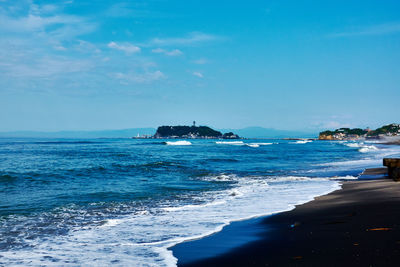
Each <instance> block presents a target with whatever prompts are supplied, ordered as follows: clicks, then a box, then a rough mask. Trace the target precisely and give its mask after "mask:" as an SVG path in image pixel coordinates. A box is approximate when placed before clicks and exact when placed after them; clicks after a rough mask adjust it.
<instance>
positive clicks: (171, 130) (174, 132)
mask: <svg viewBox="0 0 400 267" xmlns="http://www.w3.org/2000/svg"><path fill="white" fill-rule="evenodd" d="M153 138H162V139H176V138H184V139H239V138H240V137H239V136H238V135H237V134H234V133H232V132H229V133H225V134H222V133H221V132H220V131H216V130H214V129H212V128H210V127H208V126H196V125H194V124H193V125H192V126H180V125H179V126H160V127H158V128H157V131H156V133H155V134H154V136H153Z"/></svg>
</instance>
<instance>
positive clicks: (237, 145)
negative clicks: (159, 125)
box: [0, 138, 400, 266]
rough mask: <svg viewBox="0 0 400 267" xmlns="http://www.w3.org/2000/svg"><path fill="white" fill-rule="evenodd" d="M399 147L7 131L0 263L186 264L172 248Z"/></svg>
mask: <svg viewBox="0 0 400 267" xmlns="http://www.w3.org/2000/svg"><path fill="white" fill-rule="evenodd" d="M398 155H400V146H385V145H380V144H378V143H374V142H354V141H317V140H314V141H312V140H278V139H273V140H271V139H266V140H259V139H257V140H252V139H244V140H232V141H230V140H197V139H196V140H162V139H37V138H36V139H27V138H25V139H24V138H19V139H11V138H2V139H0V265H3V266H27V265H29V266H60V265H61V266H80V265H89V266H109V265H115V266H176V264H177V260H178V259H177V258H176V257H175V256H174V255H173V253H172V251H171V249H170V248H171V247H172V246H174V245H176V244H179V243H182V242H185V241H188V240H194V239H199V238H202V237H205V236H208V235H211V234H213V233H217V232H219V231H221V230H222V228H223V227H224V226H227V225H229V224H230V223H232V222H235V221H241V220H246V219H250V218H256V217H260V216H268V215H271V214H275V213H279V212H283V211H288V210H291V209H293V208H294V207H295V205H298V204H302V203H305V202H308V201H311V200H312V199H314V198H315V197H316V196H320V195H324V194H327V193H329V192H332V191H334V190H338V189H340V188H341V182H342V181H344V180H355V179H358V176H359V174H360V173H361V172H362V171H363V170H364V168H366V167H380V166H381V165H382V158H383V157H385V156H398Z"/></svg>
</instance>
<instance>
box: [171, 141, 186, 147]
mask: <svg viewBox="0 0 400 267" xmlns="http://www.w3.org/2000/svg"><path fill="white" fill-rule="evenodd" d="M165 144H166V145H168V146H190V145H191V144H192V143H191V142H189V141H174V142H172V141H167V142H165Z"/></svg>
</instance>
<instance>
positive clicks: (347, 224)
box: [171, 179, 400, 266]
mask: <svg viewBox="0 0 400 267" xmlns="http://www.w3.org/2000/svg"><path fill="white" fill-rule="evenodd" d="M341 184H342V189H341V190H336V191H333V192H331V193H329V194H327V195H323V196H320V197H316V198H315V199H314V200H312V201H310V202H307V203H305V204H302V205H298V206H296V208H295V209H292V210H290V211H286V212H282V213H277V214H274V215H269V216H268V215H267V216H264V217H261V218H257V219H250V220H248V221H247V222H246V223H242V224H243V225H242V227H241V226H240V225H239V226H237V225H235V223H232V224H231V225H228V226H226V227H225V228H224V229H223V230H222V231H221V232H219V233H217V234H215V235H211V236H208V237H205V238H203V239H200V240H195V241H189V242H185V243H181V244H178V245H176V246H175V247H172V248H171V250H172V251H173V252H174V256H177V258H178V266H293V265H295V266H310V265H311V266H313V265H315V266H320V265H322V264H323V265H327V264H328V265H329V264H331V266H334V265H336V266H340V265H344V266H348V265H370V264H372V265H380V266H381V265H385V266H394V263H395V262H397V261H398V260H400V227H399V226H398V224H400V223H399V222H398V221H397V220H396V218H400V206H399V204H400V183H396V182H394V181H392V180H390V179H373V180H355V181H344V182H341ZM232 225H233V226H232ZM243 226H244V227H243ZM248 227H250V228H252V229H253V232H251V231H250V230H249V229H248ZM246 229H247V230H246ZM374 229H375V230H374ZM246 231H247V232H248V231H250V233H251V234H252V236H251V235H250V237H251V238H253V240H249V241H248V242H243V244H242V245H239V246H234V247H233V248H232V247H231V248H230V249H225V251H223V250H221V251H223V252H222V253H219V254H218V253H214V254H215V255H213V256H212V257H209V258H204V257H203V258H202V259H201V257H198V259H197V260H195V261H193V259H192V260H190V259H189V260H188V259H185V260H182V257H181V258H180V257H179V253H180V254H181V255H183V254H184V253H186V254H188V255H189V257H190V254H192V255H196V253H197V254H198V253H199V252H201V248H207V249H208V250H213V249H214V250H215V251H216V252H218V250H216V248H218V247H224V246H225V247H226V246H228V248H229V244H228V243H230V242H232V241H235V242H236V240H237V239H242V238H243V236H246ZM228 233H229V234H228ZM224 236H225V237H224ZM247 237H249V235H248V234H247ZM245 241H246V240H245ZM195 243H197V244H195ZM231 245H232V244H231ZM179 250H180V252H179ZM177 252H178V255H176V253H177ZM199 258H200V259H199ZM327 259H329V261H328V262H327ZM391 264H392V265H391Z"/></svg>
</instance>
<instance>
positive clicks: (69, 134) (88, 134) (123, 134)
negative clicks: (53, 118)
mask: <svg viewBox="0 0 400 267" xmlns="http://www.w3.org/2000/svg"><path fill="white" fill-rule="evenodd" d="M155 132H156V129H155V128H131V129H123V130H103V131H60V132H35V131H15V132H0V137H32V138H130V137H133V136H137V135H138V134H139V135H153V134H154V133H155Z"/></svg>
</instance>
